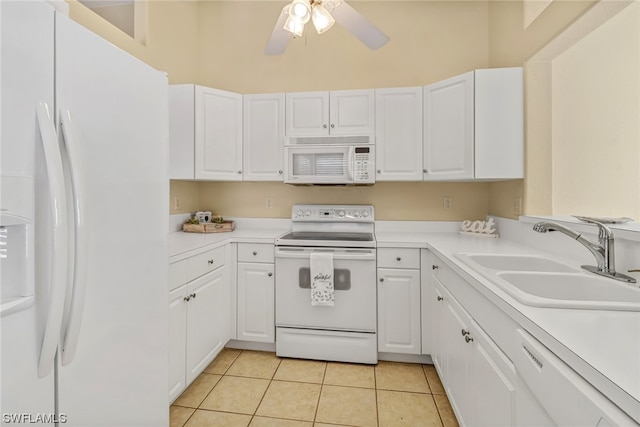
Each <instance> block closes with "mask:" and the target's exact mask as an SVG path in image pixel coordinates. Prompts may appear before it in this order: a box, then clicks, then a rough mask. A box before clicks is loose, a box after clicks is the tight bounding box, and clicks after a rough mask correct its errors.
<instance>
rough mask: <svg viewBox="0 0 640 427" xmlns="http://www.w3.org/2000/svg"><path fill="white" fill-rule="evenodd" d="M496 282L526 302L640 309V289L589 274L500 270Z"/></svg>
mask: <svg viewBox="0 0 640 427" xmlns="http://www.w3.org/2000/svg"><path fill="white" fill-rule="evenodd" d="M495 276H496V277H497V279H498V280H497V281H496V284H497V285H499V286H500V287H501V288H502V289H504V290H505V291H506V292H507V293H509V294H510V295H512V296H513V297H514V298H516V299H517V300H518V301H520V302H522V303H523V304H526V305H531V306H537V307H556V308H586V309H596V310H597V309H601V310H625V311H640V288H638V287H635V286H632V285H629V284H626V283H622V282H618V281H616V280H613V279H608V278H605V277H599V276H592V275H590V274H588V273H550V272H512V271H505V272H498V273H496V275H495Z"/></svg>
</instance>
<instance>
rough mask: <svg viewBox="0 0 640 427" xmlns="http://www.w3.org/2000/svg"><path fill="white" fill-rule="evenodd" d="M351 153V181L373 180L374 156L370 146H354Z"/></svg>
mask: <svg viewBox="0 0 640 427" xmlns="http://www.w3.org/2000/svg"><path fill="white" fill-rule="evenodd" d="M354 151H355V152H354V154H353V181H354V182H373V180H374V173H373V168H374V167H375V164H374V161H373V159H374V157H373V148H372V147H356V148H355V150H354Z"/></svg>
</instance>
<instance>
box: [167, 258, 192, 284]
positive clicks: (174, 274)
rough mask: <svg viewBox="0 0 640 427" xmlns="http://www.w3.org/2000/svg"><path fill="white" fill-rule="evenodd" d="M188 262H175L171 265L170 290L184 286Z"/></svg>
mask: <svg viewBox="0 0 640 427" xmlns="http://www.w3.org/2000/svg"><path fill="white" fill-rule="evenodd" d="M187 277H188V276H187V260H186V259H183V260H182V261H178V262H174V263H171V264H169V290H170V291H172V290H174V289H176V288H177V287H179V286H181V285H184V284H185V283H187V282H188V281H189V280H188V279H187Z"/></svg>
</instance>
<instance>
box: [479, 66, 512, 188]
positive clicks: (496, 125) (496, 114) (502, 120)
mask: <svg viewBox="0 0 640 427" xmlns="http://www.w3.org/2000/svg"><path fill="white" fill-rule="evenodd" d="M474 98H475V101H474V102H475V131H474V136H475V141H474V147H475V165H474V168H475V178H476V179H514V178H523V177H524V103H523V77H522V68H520V67H514V68H492V69H488V70H476V71H475V97H474Z"/></svg>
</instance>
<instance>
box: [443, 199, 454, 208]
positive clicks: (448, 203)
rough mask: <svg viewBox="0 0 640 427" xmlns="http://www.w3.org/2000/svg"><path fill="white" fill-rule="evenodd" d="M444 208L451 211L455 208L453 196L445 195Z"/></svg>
mask: <svg viewBox="0 0 640 427" xmlns="http://www.w3.org/2000/svg"><path fill="white" fill-rule="evenodd" d="M442 208H443V209H444V210H445V211H450V210H451V209H452V208H453V197H443V198H442Z"/></svg>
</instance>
